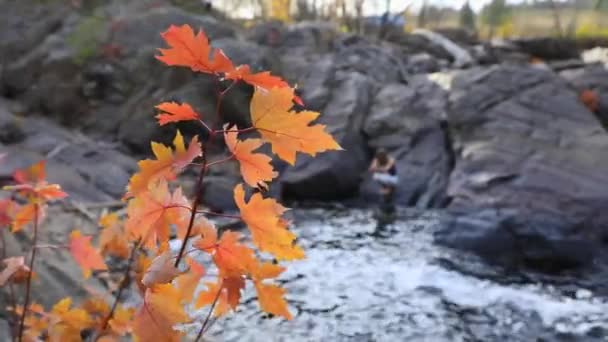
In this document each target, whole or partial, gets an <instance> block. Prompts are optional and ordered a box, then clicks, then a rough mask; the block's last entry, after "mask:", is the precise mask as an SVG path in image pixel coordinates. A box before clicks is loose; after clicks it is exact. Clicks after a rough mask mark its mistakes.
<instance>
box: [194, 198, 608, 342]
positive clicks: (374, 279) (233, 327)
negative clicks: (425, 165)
mask: <svg viewBox="0 0 608 342" xmlns="http://www.w3.org/2000/svg"><path fill="white" fill-rule="evenodd" d="M372 216H373V215H372V213H371V212H369V211H354V210H347V211H343V210H337V211H328V210H297V211H296V213H295V217H294V221H295V228H294V230H295V231H296V232H297V234H298V235H299V239H300V242H301V244H302V245H303V247H304V248H305V250H306V252H307V259H305V260H303V261H300V262H295V263H292V264H291V265H289V267H288V270H287V271H286V272H285V274H284V275H282V276H281V278H280V279H281V282H282V283H283V286H285V287H286V288H287V291H288V295H287V300H288V302H289V305H290V308H291V311H292V312H293V314H294V319H293V320H292V321H283V320H280V319H276V318H268V317H265V316H264V315H262V314H260V313H259V312H258V307H257V303H256V301H254V297H253V296H255V293H254V291H250V290H252V289H247V290H246V292H245V295H244V298H243V299H244V300H243V304H242V305H240V306H239V309H238V310H237V313H236V314H231V315H230V316H229V317H227V318H224V319H222V320H220V321H218V322H217V323H215V325H213V326H212V328H211V330H210V331H209V333H208V334H207V335H206V336H207V338H208V339H209V340H211V341H261V340H265V341H287V340H292V341H293V340H297V341H328V340H331V341H403V340H412V341H505V340H508V341H531V340H547V341H601V340H603V339H605V338H606V336H607V335H606V331H605V325H606V322H607V321H608V314H607V312H608V311H607V309H608V301H607V300H606V298H602V297H598V296H596V295H594V294H593V292H590V291H587V290H586V289H584V288H575V289H574V290H572V288H567V287H564V286H560V285H556V284H551V283H543V282H540V281H538V282H535V283H531V282H524V281H521V279H520V278H517V277H515V276H514V277H511V278H509V276H505V275H504V274H501V275H499V274H496V273H493V271H492V269H491V268H488V267H487V266H485V265H484V264H483V263H481V262H479V260H478V259H477V258H475V257H474V256H470V255H463V254H462V253H461V252H458V253H457V254H454V253H453V251H451V250H447V249H443V248H440V247H437V246H435V245H434V244H433V232H434V231H436V229H437V227H438V225H439V221H440V219H441V217H442V214H441V213H440V212H419V211H414V210H407V211H399V214H398V219H397V221H396V222H395V223H394V224H392V225H389V226H387V227H385V228H384V230H381V231H377V230H376V223H375V220H374V219H373V217H372ZM456 259H459V261H458V262H457V261H455V260H456ZM446 260H452V263H446V262H445V261H446ZM465 264H466V265H469V269H475V270H476V272H469V273H468V274H466V273H464V272H462V273H461V271H460V270H459V267H460V266H458V265H465ZM475 273H476V275H473V274H475ZM505 279H506V281H505ZM518 279H519V280H518ZM499 280H503V282H500V281H499ZM572 293H574V294H572ZM205 313H206V312H205V311H204V310H203V311H201V315H204V314H205Z"/></svg>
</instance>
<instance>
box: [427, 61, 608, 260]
mask: <svg viewBox="0 0 608 342" xmlns="http://www.w3.org/2000/svg"><path fill="white" fill-rule="evenodd" d="M449 101H450V104H449V111H448V125H449V130H450V135H451V137H452V145H453V150H454V152H455V167H454V170H453V171H452V173H451V176H450V182H449V186H448V196H450V197H451V198H452V203H451V204H450V208H451V209H454V210H462V211H460V214H459V215H457V218H456V219H455V220H454V221H452V222H451V223H450V224H448V225H447V228H446V229H445V232H444V233H442V234H440V236H441V237H440V238H439V241H441V242H443V243H446V244H448V245H450V246H453V247H457V248H462V249H467V250H472V251H475V252H477V253H480V254H484V255H486V256H488V254H492V255H491V258H492V259H500V260H510V261H513V260H524V264H525V265H527V266H532V267H538V268H541V269H543V268H548V267H550V268H553V267H554V268H555V269H554V270H553V271H555V270H557V271H559V270H561V269H564V268H568V267H576V266H584V265H589V264H590V263H591V262H592V260H593V258H594V257H596V256H597V255H598V254H596V253H597V252H598V245H599V244H600V241H602V238H603V237H602V236H604V235H605V233H603V232H604V231H605V230H604V229H603V228H602V227H603V226H604V225H605V224H606V223H607V222H608V221H607V220H608V217H606V215H604V214H602V209H601V208H604V206H605V205H606V203H608V186H607V184H608V135H607V134H606V131H605V130H604V129H603V127H602V126H601V124H600V122H599V121H598V120H597V118H596V117H595V116H594V115H593V113H591V112H589V111H588V110H587V108H586V107H584V106H583V105H582V104H581V103H580V102H579V100H578V94H576V93H575V92H573V91H572V90H571V88H569V87H568V85H567V84H566V82H565V81H563V80H562V79H560V78H559V77H557V76H556V75H555V74H554V73H552V72H551V71H548V70H542V69H538V68H533V67H516V66H497V67H491V68H488V69H479V68H477V69H472V70H470V71H467V72H464V73H462V74H459V75H457V76H456V77H455V79H454V81H453V82H452V92H451V94H450V97H449ZM484 208H485V209H484ZM488 257H490V256H488Z"/></svg>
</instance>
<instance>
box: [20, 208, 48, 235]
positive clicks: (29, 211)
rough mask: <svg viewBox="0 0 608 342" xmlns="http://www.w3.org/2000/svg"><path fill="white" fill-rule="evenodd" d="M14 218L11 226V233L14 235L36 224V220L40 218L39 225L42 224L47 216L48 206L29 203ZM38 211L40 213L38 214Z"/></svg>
mask: <svg viewBox="0 0 608 342" xmlns="http://www.w3.org/2000/svg"><path fill="white" fill-rule="evenodd" d="M15 210H16V212H15V214H14V216H13V222H12V224H11V231H12V232H13V233H15V232H18V231H20V230H21V229H23V227H25V226H26V225H28V224H29V223H32V222H34V219H35V218H36V217H38V220H37V221H38V224H40V223H41V222H42V221H43V220H44V217H45V216H46V205H40V204H34V203H27V204H25V205H23V206H21V207H20V208H18V209H15ZM36 210H38V212H36Z"/></svg>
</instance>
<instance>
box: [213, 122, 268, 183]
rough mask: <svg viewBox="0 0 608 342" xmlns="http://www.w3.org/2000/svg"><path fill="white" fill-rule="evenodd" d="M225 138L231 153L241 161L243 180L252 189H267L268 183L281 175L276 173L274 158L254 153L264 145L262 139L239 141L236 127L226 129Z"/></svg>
mask: <svg viewBox="0 0 608 342" xmlns="http://www.w3.org/2000/svg"><path fill="white" fill-rule="evenodd" d="M224 129H225V131H226V132H225V133H224V138H225V140H226V145H227V146H228V148H229V149H230V152H232V154H233V155H234V157H235V158H236V160H238V161H239V164H240V166H241V174H242V175H243V180H245V183H247V184H248V185H249V186H251V187H254V188H255V187H258V186H262V187H264V188H265V187H266V182H270V181H272V179H273V178H275V177H276V176H278V175H279V174H278V173H277V172H275V171H274V169H273V168H272V165H271V164H270V162H271V161H272V158H270V157H269V156H267V155H265V154H263V153H253V151H254V150H256V149H258V148H259V147H260V146H262V145H263V144H264V142H263V141H262V140H260V139H246V140H239V139H238V138H237V134H238V133H237V132H236V131H235V129H238V128H236V127H235V126H233V127H230V128H228V127H227V126H225V127H224Z"/></svg>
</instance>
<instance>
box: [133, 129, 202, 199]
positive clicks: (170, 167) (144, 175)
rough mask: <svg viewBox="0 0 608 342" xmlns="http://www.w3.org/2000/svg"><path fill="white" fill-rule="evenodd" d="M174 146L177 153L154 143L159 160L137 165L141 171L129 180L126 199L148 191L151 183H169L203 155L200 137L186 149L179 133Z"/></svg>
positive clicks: (193, 140) (194, 138) (153, 148)
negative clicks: (165, 181) (163, 181)
mask: <svg viewBox="0 0 608 342" xmlns="http://www.w3.org/2000/svg"><path fill="white" fill-rule="evenodd" d="M173 145H174V146H175V151H173V150H172V149H171V147H169V146H165V145H163V144H159V143H155V142H153V143H152V151H153V152H154V155H155V156H156V158H157V159H156V160H151V159H146V160H142V161H140V162H139V163H137V165H139V169H140V170H139V172H137V173H136V174H134V175H133V176H132V177H131V179H130V180H129V185H128V186H127V194H126V195H125V197H126V198H129V197H132V196H137V195H139V194H141V193H143V192H145V191H147V190H148V186H149V185H150V184H151V183H154V182H157V181H158V180H160V179H165V180H167V181H172V180H174V179H175V177H177V174H178V173H179V172H181V171H182V170H183V169H184V168H185V167H186V166H188V165H189V164H190V163H192V161H193V160H194V159H195V158H196V157H198V156H200V155H201V153H202V151H201V145H200V144H199V142H198V136H194V137H193V138H192V140H191V141H190V145H189V146H188V149H186V147H185V145H184V137H183V136H182V134H181V133H180V131H177V134H176V135H175V139H173Z"/></svg>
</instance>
